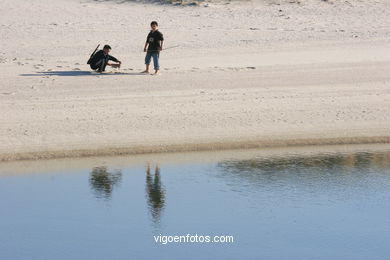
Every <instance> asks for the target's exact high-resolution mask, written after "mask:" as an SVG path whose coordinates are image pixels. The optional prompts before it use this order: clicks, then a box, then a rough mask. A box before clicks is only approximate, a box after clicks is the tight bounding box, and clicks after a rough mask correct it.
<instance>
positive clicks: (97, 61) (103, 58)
mask: <svg viewBox="0 0 390 260" xmlns="http://www.w3.org/2000/svg"><path fill="white" fill-rule="evenodd" d="M110 51H111V47H110V45H104V47H103V50H100V51H98V52H96V53H95V55H93V57H92V58H91V60H90V61H89V62H90V63H89V65H90V66H91V69H93V70H96V71H97V72H103V71H105V70H106V66H113V65H114V64H109V63H108V61H110V60H111V61H114V62H116V63H118V66H120V64H121V62H120V61H119V60H118V59H117V58H115V57H114V56H111V55H109V54H108V53H109V52H110Z"/></svg>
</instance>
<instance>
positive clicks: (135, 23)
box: [0, 0, 390, 160]
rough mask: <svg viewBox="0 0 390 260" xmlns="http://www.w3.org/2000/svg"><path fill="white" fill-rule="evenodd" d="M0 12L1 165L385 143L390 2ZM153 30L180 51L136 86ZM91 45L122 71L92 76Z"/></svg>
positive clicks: (28, 5) (79, 6)
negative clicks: (155, 25)
mask: <svg viewBox="0 0 390 260" xmlns="http://www.w3.org/2000/svg"><path fill="white" fill-rule="evenodd" d="M272 3H273V4H272ZM275 3H276V4H275ZM0 12H1V13H2V16H1V17H0V30H1V42H0V44H1V50H0V70H1V74H0V111H1V113H0V122H1V124H0V160H17V159H43V158H59V157H73V156H95V155H116V154H135V153H150V152H179V151H196V150H217V149H231V148H257V147H272V146H292V145H328V144H363V143H390V25H389V22H388V21H389V18H388V17H390V1H352V0H351V1H342V2H339V1H334V2H332V1H327V2H325V1H314V0H313V1H301V3H300V4H296V3H286V2H285V1H268V2H264V1H254V2H238V3H234V2H233V3H230V4H223V3H215V4H213V3H209V4H207V7H206V6H204V4H202V5H200V6H172V5H158V4H142V3H118V2H115V1H104V2H96V1H76V0H35V1H28V0H2V2H1V4H0ZM152 20H157V21H158V22H159V24H160V31H161V32H162V33H163V34H164V37H165V47H166V48H169V47H172V46H176V45H179V47H176V48H172V49H167V50H166V51H163V52H162V53H161V66H162V74H161V75H160V76H150V75H142V74H140V73H139V72H140V71H142V70H143V69H144V64H143V60H144V55H145V53H144V52H143V51H142V49H143V44H144V41H145V38H146V35H147V33H148V31H149V24H150V21H152ZM98 43H100V44H106V43H108V44H110V45H111V46H112V48H113V49H112V51H111V54H112V55H113V56H115V57H117V58H118V59H120V60H121V61H122V62H123V64H122V68H121V69H120V70H119V71H116V70H114V71H113V72H112V73H106V74H102V75H98V74H94V73H91V72H90V69H89V67H88V65H87V64H86V61H87V59H88V56H89V54H90V52H92V51H93V49H94V48H95V47H96V45H97V44H98ZM108 70H109V71H110V69H108Z"/></svg>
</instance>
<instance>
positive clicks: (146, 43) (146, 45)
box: [144, 42, 149, 52]
mask: <svg viewBox="0 0 390 260" xmlns="http://www.w3.org/2000/svg"><path fill="white" fill-rule="evenodd" d="M148 45H149V43H148V42H145V46H144V52H146V48H148Z"/></svg>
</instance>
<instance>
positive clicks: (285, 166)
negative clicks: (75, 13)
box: [218, 152, 390, 187]
mask: <svg viewBox="0 0 390 260" xmlns="http://www.w3.org/2000/svg"><path fill="white" fill-rule="evenodd" d="M218 167H219V168H220V169H221V170H222V172H221V173H220V174H219V177H222V178H224V179H228V180H229V182H230V183H235V184H239V183H242V181H243V180H245V181H246V182H247V183H251V184H256V185H261V186H263V187H271V186H264V185H265V184H269V183H273V184H275V183H278V187H282V186H285V185H287V183H288V184H289V185H290V184H292V183H296V184H297V185H299V186H300V187H308V186H321V185H331V186H332V187H336V186H339V187H342V186H343V185H345V184H346V183H349V184H358V183H364V180H365V179H366V178H369V176H370V174H373V173H372V172H373V169H376V171H375V172H376V174H381V173H382V174H385V176H389V174H388V171H389V169H390V152H375V153H369V152H358V153H352V154H341V153H340V154H334V153H332V154H320V155H311V156H310V155H302V156H300V155H294V156H288V157H272V158H257V159H250V160H241V161H223V162H220V163H218Z"/></svg>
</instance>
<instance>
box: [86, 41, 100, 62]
mask: <svg viewBox="0 0 390 260" xmlns="http://www.w3.org/2000/svg"><path fill="white" fill-rule="evenodd" d="M99 47H100V44H98V46H97V47H96V49H95V50H94V51H93V52H92V54H91V56H90V57H89V59H88V61H87V64H91V61H92V58H93V56H94V55H95V53H96V51H97V50H98V49H99Z"/></svg>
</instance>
